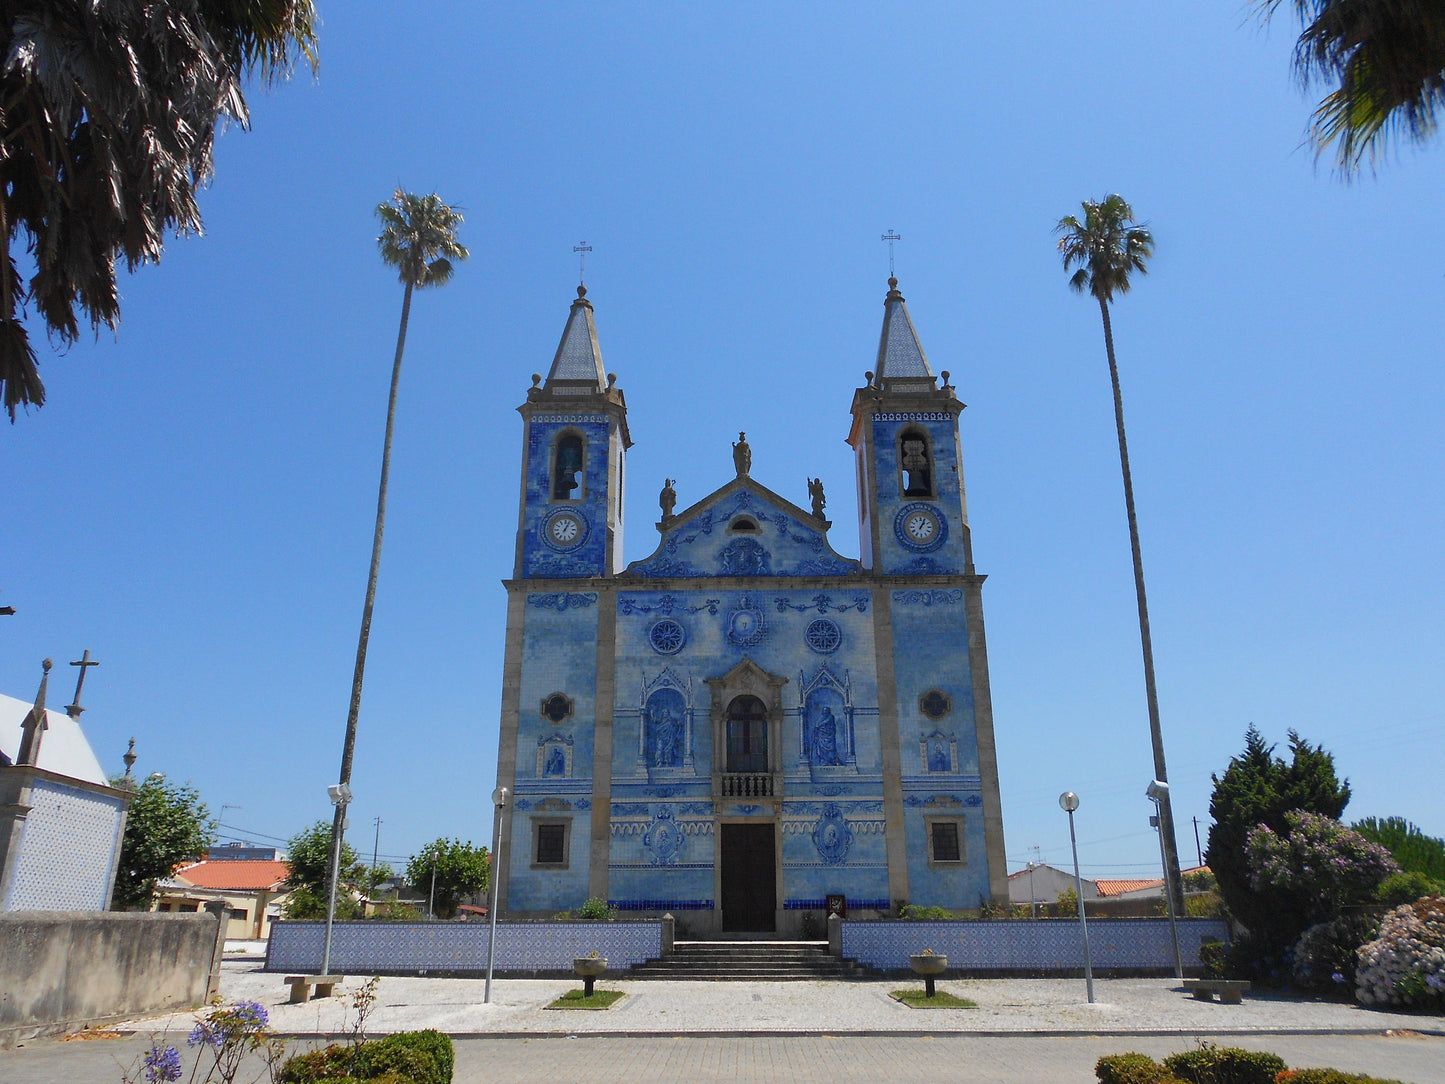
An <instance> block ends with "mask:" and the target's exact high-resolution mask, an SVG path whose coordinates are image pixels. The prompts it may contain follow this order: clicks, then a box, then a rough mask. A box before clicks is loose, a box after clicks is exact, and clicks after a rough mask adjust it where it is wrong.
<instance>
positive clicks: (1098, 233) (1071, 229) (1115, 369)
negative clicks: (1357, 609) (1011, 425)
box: [1054, 195, 1184, 914]
mask: <svg viewBox="0 0 1445 1084" xmlns="http://www.w3.org/2000/svg"><path fill="white" fill-rule="evenodd" d="M1083 210H1084V220H1083V221H1082V222H1080V221H1079V220H1078V219H1077V218H1076V217H1075V216H1073V215H1069V216H1068V217H1066V218H1061V219H1059V224H1058V226H1056V227H1055V229H1054V232H1055V233H1057V234H1060V237H1059V242H1058V248H1059V254H1060V255H1061V256H1063V258H1064V270H1065V271H1068V270H1073V269H1075V268H1077V270H1074V273H1073V275H1072V276H1071V277H1070V279H1069V285H1070V286H1071V287H1073V288H1074V289H1075V290H1076V291H1078V292H1079V293H1081V294H1082V293H1087V294H1089V295H1090V296H1091V297H1093V298H1094V300H1096V301H1097V302H1098V303H1099V313H1100V315H1102V316H1103V318H1104V349H1105V351H1106V352H1107V353H1108V355H1109V380H1110V382H1111V383H1112V384H1113V387H1114V424H1115V426H1116V427H1117V429H1118V431H1119V466H1120V468H1121V469H1122V470H1123V472H1124V507H1125V509H1126V510H1127V512H1128V515H1129V545H1130V548H1131V549H1132V550H1133V554H1134V591H1135V594H1136V595H1137V596H1138V600H1139V639H1140V641H1141V643H1142V645H1143V649H1144V693H1145V697H1146V699H1147V701H1148V704H1149V735H1150V738H1151V740H1152V742H1153V746H1154V778H1156V779H1158V780H1159V781H1160V782H1161V783H1167V782H1168V781H1169V774H1168V772H1167V770H1166V769H1165V767H1164V735H1163V732H1162V731H1161V730H1160V727H1159V697H1158V694H1157V692H1156V690H1155V686H1154V646H1153V643H1152V642H1151V641H1150V638H1149V604H1148V601H1147V600H1146V599H1145V596H1144V560H1143V558H1142V557H1141V556H1140V553H1139V523H1138V520H1137V519H1136V518H1135V515H1134V482H1133V478H1132V476H1131V475H1130V473H1129V445H1128V442H1127V441H1126V440H1125V438H1124V399H1123V396H1122V395H1121V394H1120V393H1119V366H1118V364H1117V363H1116V362H1115V361H1114V328H1113V325H1112V324H1111V323H1110V321H1109V304H1110V303H1111V302H1112V301H1113V300H1114V295H1115V294H1126V293H1128V292H1129V276H1130V275H1132V274H1134V273H1135V272H1137V273H1138V274H1141V275H1143V274H1147V273H1148V270H1147V268H1146V267H1145V266H1144V264H1145V261H1146V260H1148V258H1149V256H1150V255H1151V254H1152V253H1153V252H1154V237H1153V235H1152V234H1151V233H1150V232H1149V230H1148V228H1147V227H1145V226H1143V225H1140V224H1139V223H1137V222H1135V221H1133V219H1134V209H1133V208H1132V207H1130V206H1129V204H1128V203H1126V202H1125V201H1124V198H1123V197H1122V196H1118V195H1112V196H1106V197H1105V198H1104V199H1103V200H1101V201H1099V202H1098V203H1094V202H1092V201H1090V200H1084V202H1083ZM1159 811H1160V824H1159V831H1160V833H1161V835H1162V838H1163V840H1164V855H1165V858H1164V865H1165V877H1166V879H1167V881H1168V891H1169V894H1170V898H1171V899H1173V901H1174V906H1175V909H1176V913H1178V914H1183V912H1184V895H1183V887H1182V884H1181V882H1180V877H1179V852H1178V848H1177V847H1176V846H1175V842H1174V817H1173V812H1172V810H1171V809H1170V804H1169V795H1168V792H1167V791H1166V792H1165V793H1164V795H1163V798H1162V799H1161V801H1160V803H1159Z"/></svg>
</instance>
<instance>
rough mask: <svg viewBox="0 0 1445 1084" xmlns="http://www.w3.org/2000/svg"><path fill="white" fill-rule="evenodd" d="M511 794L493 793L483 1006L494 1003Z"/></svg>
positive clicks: (504, 789) (508, 792)
mask: <svg viewBox="0 0 1445 1084" xmlns="http://www.w3.org/2000/svg"><path fill="white" fill-rule="evenodd" d="M510 793H511V792H510V791H508V790H507V788H506V787H498V788H497V789H496V790H494V791H492V810H493V816H492V868H491V875H492V906H491V907H490V908H489V914H488V915H487V918H488V920H489V921H490V922H491V926H492V932H491V935H490V937H489V938H488V940H487V988H486V989H485V990H484V991H482V1004H483V1005H488V1004H491V1001H492V960H493V958H494V957H495V956H496V955H497V850H498V848H499V847H500V846H501V842H502V818H503V817H505V816H506V813H507V798H508V797H509V796H510Z"/></svg>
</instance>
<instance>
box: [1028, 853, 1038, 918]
mask: <svg viewBox="0 0 1445 1084" xmlns="http://www.w3.org/2000/svg"><path fill="white" fill-rule="evenodd" d="M1038 917H1039V901H1038V897H1037V896H1035V895H1034V864H1033V863H1032V862H1030V863H1029V918H1038Z"/></svg>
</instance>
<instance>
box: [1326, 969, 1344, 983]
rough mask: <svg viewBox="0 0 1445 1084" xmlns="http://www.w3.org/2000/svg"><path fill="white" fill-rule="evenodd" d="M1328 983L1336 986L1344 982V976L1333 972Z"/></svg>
mask: <svg viewBox="0 0 1445 1084" xmlns="http://www.w3.org/2000/svg"><path fill="white" fill-rule="evenodd" d="M1330 981H1331V982H1333V983H1334V984H1335V985H1337V986H1338V985H1339V984H1340V983H1342V982H1344V981H1345V976H1344V975H1343V974H1342V973H1341V972H1339V971H1335V972H1333V973H1332V974H1331V975H1330Z"/></svg>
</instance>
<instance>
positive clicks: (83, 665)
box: [65, 648, 100, 722]
mask: <svg viewBox="0 0 1445 1084" xmlns="http://www.w3.org/2000/svg"><path fill="white" fill-rule="evenodd" d="M70 665H71V666H78V667H80V677H79V678H77V679H76V682H75V700H74V702H73V703H70V704H67V705H66V707H65V714H66V715H69V716H70V717H71V718H72V719H74V720H76V721H77V722H79V721H80V713H81V712H82V711H84V710H85V709H84V708H83V707H81V706H80V690H81V689H82V688H83V687H84V685H85V672H86V671H87V670H89V669H90V668H91V667H92V666H99V665H100V663H99V662H97V661H96V660H95V659H92V658H91V657H90V648H86V649H85V654H83V655H81V656H80V661H79V662H72V663H71V664H70Z"/></svg>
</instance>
